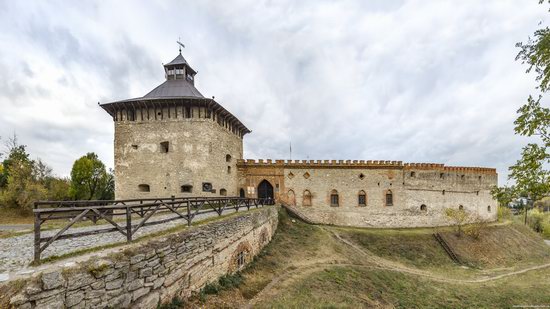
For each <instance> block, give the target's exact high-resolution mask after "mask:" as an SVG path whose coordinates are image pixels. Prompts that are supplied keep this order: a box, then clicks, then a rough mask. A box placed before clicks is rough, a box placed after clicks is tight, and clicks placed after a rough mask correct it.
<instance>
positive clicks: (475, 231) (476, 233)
mask: <svg viewBox="0 0 550 309" xmlns="http://www.w3.org/2000/svg"><path fill="white" fill-rule="evenodd" d="M473 220H475V221H477V222H476V223H472V224H470V225H468V226H466V227H465V228H464V234H466V235H468V236H470V237H472V238H473V239H476V240H477V239H479V238H480V236H481V233H482V232H483V231H484V230H485V229H486V228H487V226H488V225H489V223H488V222H487V221H485V220H483V219H481V218H480V217H479V216H476V217H475V218H473Z"/></svg>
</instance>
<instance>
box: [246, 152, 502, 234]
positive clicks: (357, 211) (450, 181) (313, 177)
mask: <svg viewBox="0 0 550 309" xmlns="http://www.w3.org/2000/svg"><path fill="white" fill-rule="evenodd" d="M237 167H238V168H239V185H240V186H241V187H243V188H245V189H246V191H247V193H248V196H256V195H257V187H258V184H259V183H260V182H262V181H263V180H267V181H268V182H269V183H270V184H271V185H272V186H273V187H274V193H275V198H277V199H278V200H280V201H282V202H285V203H287V204H290V205H295V206H296V207H297V209H299V210H300V211H301V212H302V213H303V214H304V215H306V216H308V218H309V219H310V220H312V221H315V222H318V223H323V224H336V225H347V226H361V227H428V226H442V225H449V224H450V222H449V221H448V218H447V216H446V215H445V213H444V211H445V209H446V208H455V209H458V208H459V207H462V208H463V209H465V210H467V211H468V212H469V213H470V214H472V215H473V216H474V217H476V218H475V219H476V220H489V221H494V220H496V218H497V213H496V210H497V204H496V201H494V200H493V198H492V196H491V194H490V190H491V187H492V186H494V185H497V173H496V170H495V169H492V168H483V167H455V166H445V165H443V164H433V163H402V162H401V161H363V160H353V161H352V160H346V161H344V160H338V161H337V160H330V161H329V160H323V161H321V160H294V161H288V160H287V161H285V160H275V161H272V160H265V161H264V160H259V161H256V160H239V161H238V162H237ZM308 193H310V194H309V195H308ZM334 193H336V194H337V196H338V204H337V205H333V204H332V203H331V195H332V194H334ZM388 193H391V196H392V203H391V205H389V204H388V203H387V195H388ZM362 194H364V196H365V198H364V199H365V201H366V203H365V205H360V204H359V195H362ZM308 196H310V197H309V198H308Z"/></svg>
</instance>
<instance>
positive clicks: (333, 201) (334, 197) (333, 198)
mask: <svg viewBox="0 0 550 309" xmlns="http://www.w3.org/2000/svg"><path fill="white" fill-rule="evenodd" d="M338 202H339V201H338V191H336V190H332V191H331V192H330V206H332V207H338Z"/></svg>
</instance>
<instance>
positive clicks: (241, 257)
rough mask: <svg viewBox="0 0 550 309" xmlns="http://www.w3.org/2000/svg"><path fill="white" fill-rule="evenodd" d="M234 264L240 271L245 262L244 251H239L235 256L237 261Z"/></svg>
mask: <svg viewBox="0 0 550 309" xmlns="http://www.w3.org/2000/svg"><path fill="white" fill-rule="evenodd" d="M236 262H237V263H236V264H237V267H238V268H239V269H241V268H242V267H243V266H244V264H245V262H246V251H244V250H243V251H241V252H239V253H238V254H237V261H236Z"/></svg>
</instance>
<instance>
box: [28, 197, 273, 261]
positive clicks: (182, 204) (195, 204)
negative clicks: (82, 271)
mask: <svg viewBox="0 0 550 309" xmlns="http://www.w3.org/2000/svg"><path fill="white" fill-rule="evenodd" d="M273 204H274V200H273V199H270V198H243V197H185V198H176V197H170V198H155V199H132V200H111V201H38V202H35V204H34V210H33V212H34V261H35V262H39V261H40V256H41V254H42V252H44V250H46V248H48V246H50V245H51V244H52V243H53V242H54V241H57V240H62V239H71V238H77V237H84V236H90V235H97V234H103V233H112V232H119V233H120V234H122V235H124V236H125V237H126V241H127V242H131V241H132V239H133V236H134V235H135V234H136V232H137V231H138V230H139V229H141V228H142V227H145V226H150V225H156V224H162V223H166V222H169V221H172V220H178V219H183V220H185V221H186V223H187V225H188V226H190V225H191V223H192V222H193V219H195V217H197V216H198V215H202V214H208V213H214V214H217V215H218V216H221V215H222V214H223V212H224V211H226V210H235V211H236V212H238V211H239V209H242V208H246V210H250V208H252V207H254V208H258V207H263V206H265V205H273ZM155 214H166V216H154V215H155ZM171 214H173V215H175V216H173V217H167V216H168V215H171ZM101 219H103V220H105V221H106V223H107V226H108V227H105V228H101V227H98V228H97V229H93V230H85V231H76V232H75V231H72V232H71V231H70V228H71V227H73V226H74V225H75V224H76V223H78V222H82V221H85V220H90V221H92V222H94V223H95V222H97V221H98V220H101ZM52 220H65V221H67V220H68V222H67V224H66V225H64V226H63V227H62V228H61V229H59V230H58V231H57V232H56V233H55V234H54V235H53V236H48V237H44V236H42V233H41V228H42V225H43V224H44V223H45V222H48V221H52ZM133 220H135V222H133Z"/></svg>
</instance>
